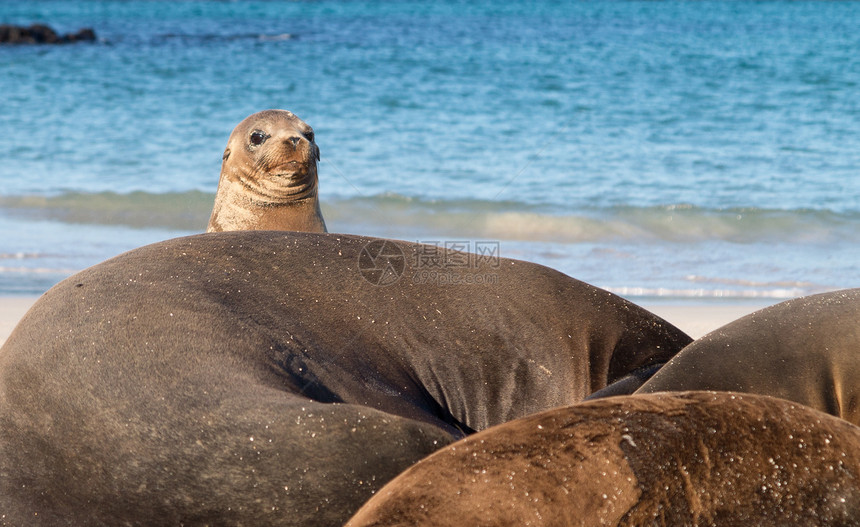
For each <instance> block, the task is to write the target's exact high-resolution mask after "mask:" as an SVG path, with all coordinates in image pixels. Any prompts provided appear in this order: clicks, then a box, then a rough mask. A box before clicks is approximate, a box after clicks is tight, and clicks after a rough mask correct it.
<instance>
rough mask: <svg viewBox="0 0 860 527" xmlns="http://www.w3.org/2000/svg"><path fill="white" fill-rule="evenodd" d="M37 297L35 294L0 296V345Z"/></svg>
mask: <svg viewBox="0 0 860 527" xmlns="http://www.w3.org/2000/svg"><path fill="white" fill-rule="evenodd" d="M38 298H39V297H36V296H33V297H27V296H8V297H0V345H3V342H5V341H6V337H8V336H9V333H12V330H13V329H14V328H15V325H16V324H17V323H18V321H19V320H21V317H23V316H24V313H26V312H27V310H28V309H30V306H32V305H33V302H35V301H36V300H37V299H38Z"/></svg>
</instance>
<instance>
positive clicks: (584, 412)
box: [347, 392, 860, 527]
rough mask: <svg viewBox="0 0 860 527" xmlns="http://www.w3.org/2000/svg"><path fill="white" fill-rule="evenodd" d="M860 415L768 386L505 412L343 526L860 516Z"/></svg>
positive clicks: (795, 520) (845, 520)
mask: <svg viewBox="0 0 860 527" xmlns="http://www.w3.org/2000/svg"><path fill="white" fill-rule="evenodd" d="M858 518H860V428H857V427H855V426H854V425H852V424H850V423H847V422H845V421H842V420H840V419H837V418H834V417H831V416H829V415H826V414H823V413H821V412H818V411H817V410H813V409H811V408H807V407H804V406H802V405H796V404H793V403H791V402H789V401H785V400H782V399H776V398H771V397H766V396H759V395H749V394H731V393H716V392H683V393H677V394H651V395H633V396H625V397H613V398H609V399H602V400H599V401H591V402H588V403H582V404H578V405H574V406H571V407H566V408H556V409H553V410H549V411H546V412H542V413H540V414H536V415H533V416H529V417H525V418H523V419H518V420H515V421H511V422H508V423H505V424H502V425H499V426H496V427H493V428H490V429H488V430H484V431H482V432H480V433H478V434H475V435H472V436H469V437H467V438H465V439H463V440H461V441H458V442H456V443H453V444H451V445H448V446H447V447H445V448H443V449H441V450H439V451H438V452H436V453H434V454H432V455H430V456H429V457H427V458H425V459H423V460H421V461H419V462H418V463H417V464H415V465H413V466H412V467H410V468H409V469H407V470H406V471H405V472H404V473H402V474H401V475H399V476H398V477H397V478H395V479H394V480H392V481H391V482H389V483H388V484H387V485H386V486H384V487H383V488H382V489H381V490H380V491H379V492H378V493H376V495H375V496H374V497H373V498H371V499H370V500H369V501H368V502H367V503H366V504H365V505H364V506H363V507H362V508H361V509H360V510H359V511H358V512H357V513H356V515H355V516H354V517H353V518H352V519H351V520H350V521H349V522H348V523H347V527H370V526H386V527H398V526H413V525H433V526H434V527H448V526H451V527H453V526H457V527H459V526H461V525H607V526H630V527H639V526H643V525H758V526H780V527H783V526H787V525H856V523H857V519H858Z"/></svg>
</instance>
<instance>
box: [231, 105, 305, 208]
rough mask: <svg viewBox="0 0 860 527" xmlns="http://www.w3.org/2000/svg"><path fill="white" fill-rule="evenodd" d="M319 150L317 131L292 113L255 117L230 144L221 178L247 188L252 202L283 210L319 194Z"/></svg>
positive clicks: (238, 129) (239, 128)
mask: <svg viewBox="0 0 860 527" xmlns="http://www.w3.org/2000/svg"><path fill="white" fill-rule="evenodd" d="M319 158H320V150H319V147H318V146H317V145H316V143H315V142H314V130H313V128H311V127H310V125H308V124H307V123H305V122H304V121H302V120H301V119H299V118H298V117H296V116H295V115H294V114H293V113H292V112H288V111H286V110H266V111H263V112H258V113H255V114H253V115H251V116H249V117H247V118H246V119H245V120H243V121H242V122H241V123H239V124H238V125H237V126H236V128H235V129H234V130H233V133H232V134H231V135H230V139H229V140H228V141H227V149H226V150H225V151H224V157H223V162H222V165H221V178H222V180H223V179H228V180H231V181H233V182H236V183H239V184H241V185H242V186H243V187H244V188H245V191H246V192H247V194H245V196H247V197H248V198H250V199H253V200H257V201H259V202H262V203H265V204H277V203H283V202H289V201H297V200H301V199H306V198H309V197H313V196H315V195H316V193H317V161H318V160H319Z"/></svg>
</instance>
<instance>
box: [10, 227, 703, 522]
mask: <svg viewBox="0 0 860 527" xmlns="http://www.w3.org/2000/svg"><path fill="white" fill-rule="evenodd" d="M380 243H382V244H383V245H384V247H383V248H384V249H385V250H377V249H379V247H378V245H379V244H380ZM386 244H387V245H386ZM368 247H375V248H376V249H375V250H374V251H373V252H372V254H371V255H370V256H371V260H373V258H372V257H373V256H374V255H375V257H376V260H375V263H374V262H371V263H374V265H376V264H378V265H379V267H380V269H385V268H393V269H395V270H397V271H398V272H400V273H401V276H400V277H399V279H397V280H394V281H391V280H380V276H378V275H375V274H373V269H372V265H369V264H368V263H367V257H368V253H367V250H366V249H367V248H368ZM433 250H435V248H431V247H429V246H421V245H417V244H411V243H407V242H393V241H390V240H389V241H386V240H375V239H371V238H364V237H357V236H342V235H333V234H311V233H284V232H267V231H247V232H229V233H215V234H203V235H198V236H192V237H188V238H180V239H175V240H170V241H167V242H162V243H158V244H154V245H150V246H147V247H143V248H140V249H137V250H134V251H131V252H129V253H126V254H124V255H120V256H118V257H116V258H114V259H111V260H108V261H107V262H104V263H102V264H99V265H97V266H94V267H92V268H90V269H88V270H85V271H83V272H81V273H79V274H77V275H75V276H73V277H71V278H69V279H68V280H66V281H64V282H62V283H60V284H58V285H57V286H55V287H54V288H52V289H51V290H49V291H48V292H47V293H46V294H45V295H44V296H43V297H42V298H41V299H40V300H39V301H38V302H37V303H36V304H35V305H34V306H33V308H32V309H31V310H30V311H29V312H28V314H27V315H26V316H25V317H24V318H23V319H22V321H21V322H20V323H19V325H18V326H17V328H16V329H15V330H14V331H13V333H12V335H10V337H9V339H8V340H7V342H6V344H5V345H4V347H3V348H2V349H0V511H4V512H5V513H6V514H7V515H9V516H7V520H8V518H13V519H14V520H15V521H23V520H22V519H28V521H29V519H32V518H33V517H35V516H34V515H35V514H38V517H37V518H53V517H56V518H66V519H67V521H68V522H70V523H75V522H78V523H88V524H99V523H101V524H111V525H118V524H123V523H124V522H129V524H151V525H163V524H166V523H174V524H175V523H179V522H184V524H185V525H197V524H205V523H207V522H210V521H211V522H215V523H218V522H217V521H215V520H213V519H212V518H223V520H224V522H225V523H236V524H238V523H242V522H244V523H245V524H248V525H269V524H278V525H303V524H309V523H313V524H316V525H325V524H339V523H342V522H343V521H344V520H346V518H348V516H349V515H350V514H351V513H352V512H354V511H355V510H356V509H357V508H358V506H359V505H360V504H361V503H362V502H363V501H364V500H365V499H367V498H368V497H369V496H370V495H371V493H372V492H373V490H375V489H377V488H379V486H381V485H382V484H383V483H385V481H387V480H388V479H390V478H391V477H393V476H394V475H395V474H396V473H397V472H398V471H400V470H402V469H403V468H405V467H406V466H408V465H409V464H410V463H412V462H414V461H415V460H417V459H419V458H420V457H422V456H424V455H426V454H427V453H429V452H430V451H432V450H433V449H435V448H438V447H440V446H442V445H443V444H444V443H446V442H450V441H451V440H453V439H455V438H459V437H462V436H463V434H464V433H467V432H470V431H471V430H478V429H483V428H486V427H488V426H491V425H495V424H498V423H501V422H504V421H507V420H509V419H514V418H518V417H522V416H525V415H527V414H530V413H533V412H536V411H540V410H544V409H547V408H550V407H554V406H559V405H564V404H570V403H573V402H577V401H579V400H581V399H582V398H583V397H585V396H586V395H587V394H588V393H590V392H591V391H593V390H595V389H599V388H601V387H602V386H604V385H606V383H607V382H611V381H612V380H614V379H615V378H618V377H620V376H623V375H625V374H627V373H628V372H629V371H631V370H635V369H638V368H640V367H643V366H648V365H650V364H653V363H659V362H665V361H666V360H668V359H669V358H670V357H671V356H672V355H674V354H675V353H676V352H677V351H678V350H679V349H680V348H682V347H683V346H684V345H685V344H687V343H688V342H689V340H690V339H689V337H687V336H686V335H684V334H683V333H682V332H680V331H679V330H677V329H676V328H674V327H672V326H671V325H670V324H668V323H666V322H664V321H662V320H661V319H659V318H657V317H656V316H654V315H652V314H650V313H648V312H647V311H645V310H643V309H641V308H639V307H637V306H635V305H633V304H631V303H629V302H627V301H624V300H622V299H620V298H618V297H616V296H614V295H611V294H609V293H607V292H605V291H602V290H600V289H597V288H594V287H591V286H589V285H587V284H584V283H582V282H579V281H576V280H574V279H572V278H569V277H567V276H565V275H563V274H561V273H558V272H556V271H553V270H551V269H548V268H545V267H542V266H539V265H535V264H530V263H526V262H521V261H516V260H507V259H499V260H498V261H497V262H494V263H490V264H483V263H481V264H475V265H470V266H469V267H467V268H459V269H458V273H460V274H459V275H458V276H459V277H460V283H461V285H452V284H450V283H448V284H444V283H439V282H438V281H437V282H432V281H422V280H420V279H416V278H415V277H416V276H418V274H417V273H416V263H415V262H414V261H413V260H412V256H413V254H414V253H415V252H416V251H418V252H423V251H430V252H432V251H433ZM398 251H399V254H400V256H399V257H398V256H397V254H398ZM383 260H384V261H383ZM389 264H390V265H389ZM478 276H482V277H483V278H481V279H480V280H478V278H477V277H478ZM470 277H471V278H470ZM382 278H384V275H383V276H382ZM394 278H396V276H395V277H394ZM419 278H420V277H419ZM380 283H387V284H389V285H378V284H380ZM467 284H468V285H467ZM329 403H339V404H329ZM110 504H115V505H110ZM52 515H53V516H52ZM9 521H10V523H12V524H14V523H15V521H11V520H9ZM34 522H35V523H34ZM34 522H30V523H29V524H31V525H38V522H37V521H35V520H34ZM44 524H45V525H50V524H51V522H50V521H48V520H45V523H44Z"/></svg>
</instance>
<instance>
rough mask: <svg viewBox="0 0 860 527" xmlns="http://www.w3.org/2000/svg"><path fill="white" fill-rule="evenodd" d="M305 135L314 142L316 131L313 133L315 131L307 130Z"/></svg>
mask: <svg viewBox="0 0 860 527" xmlns="http://www.w3.org/2000/svg"><path fill="white" fill-rule="evenodd" d="M305 137H306V138H307V140H308V141H310V142H311V143H313V142H314V133H313V131H310V132H305Z"/></svg>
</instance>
